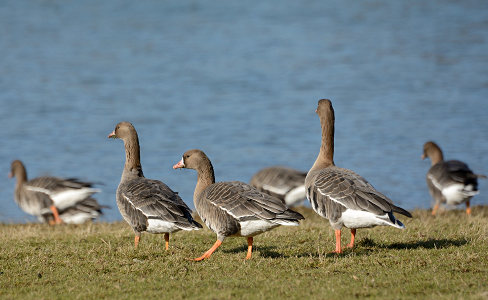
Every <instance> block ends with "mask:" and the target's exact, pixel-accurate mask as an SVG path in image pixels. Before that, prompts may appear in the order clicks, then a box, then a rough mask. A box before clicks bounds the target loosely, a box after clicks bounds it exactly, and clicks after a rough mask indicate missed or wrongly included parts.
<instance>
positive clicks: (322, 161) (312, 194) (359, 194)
mask: <svg viewBox="0 0 488 300" xmlns="http://www.w3.org/2000/svg"><path fill="white" fill-rule="evenodd" d="M316 113H317V114H318V116H319V118H320V124H321V126H322V144H321V147H320V152H319V155H318V157H317V160H316V161H315V163H314V164H313V166H312V168H311V169H310V171H308V174H307V177H306V179H305V188H306V191H307V198H308V199H309V201H310V203H311V205H312V208H313V210H314V211H315V212H316V213H317V214H319V215H320V216H321V217H323V218H326V219H329V222H330V224H331V226H332V228H334V230H335V236H336V249H335V252H336V253H341V252H342V249H341V228H342V227H343V226H345V227H347V228H350V229H351V242H350V243H349V244H348V245H347V246H348V247H349V248H352V247H353V246H354V238H355V235H356V229H357V228H368V227H373V226H376V225H390V226H393V227H396V228H400V229H403V228H405V226H404V225H403V224H402V222H400V221H399V220H397V219H396V218H395V216H394V215H393V213H394V212H397V213H399V214H402V215H405V216H407V217H409V218H411V217H412V215H411V214H410V213H409V212H408V211H406V210H404V209H403V208H400V207H397V206H395V205H393V203H392V201H391V200H390V199H388V198H387V197H386V196H385V195H383V194H381V193H380V192H378V191H376V189H375V188H374V187H373V186H372V185H371V184H370V183H369V182H368V181H366V179H364V178H363V177H361V176H359V175H358V174H356V173H354V172H353V171H351V170H348V169H343V168H339V167H336V166H335V165H334V121H335V119H334V109H333V108H332V103H331V102H330V100H328V99H322V100H320V101H319V103H318V107H317V110H316Z"/></svg>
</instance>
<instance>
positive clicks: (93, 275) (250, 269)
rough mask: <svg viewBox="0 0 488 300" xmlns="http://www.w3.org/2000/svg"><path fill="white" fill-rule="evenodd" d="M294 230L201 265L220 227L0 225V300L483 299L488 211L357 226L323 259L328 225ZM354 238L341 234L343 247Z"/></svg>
mask: <svg viewBox="0 0 488 300" xmlns="http://www.w3.org/2000/svg"><path fill="white" fill-rule="evenodd" d="M298 210H299V211H300V212H301V213H303V214H304V215H305V217H306V220H305V221H304V222H303V223H302V224H301V225H300V226H299V227H283V226H282V227H279V228H277V229H275V230H273V231H271V232H267V233H264V234H262V235H260V236H257V237H255V239H254V241H255V246H256V247H255V251H254V253H253V258H252V259H251V260H249V261H245V260H244V257H245V254H246V253H245V251H246V249H247V245H246V241H245V239H244V238H229V239H227V240H226V241H224V243H223V245H222V246H221V247H220V248H219V249H218V250H217V251H216V252H215V253H214V254H213V255H212V257H211V258H210V259H209V260H207V261H203V262H198V263H197V262H192V261H188V260H187V259H186V258H191V257H197V256H200V255H201V254H202V253H203V252H204V251H206V250H207V249H208V248H209V247H210V246H211V245H212V244H213V243H214V242H215V234H213V233H212V232H211V231H210V230H208V229H206V228H205V229H204V230H200V231H199V232H190V233H186V232H178V233H176V234H174V235H172V236H171V241H170V250H169V251H164V239H163V237H162V236H161V235H159V236H157V235H151V234H144V235H143V236H142V238H141V243H140V245H139V248H138V249H137V250H135V249H134V248H133V238H134V236H133V234H132V231H131V229H130V228H129V226H128V225H127V224H125V223H122V222H120V223H113V224H106V223H96V224H86V225H82V226H68V225H63V226H57V227H49V226H46V225H40V224H27V225H0V233H1V234H0V239H1V242H0V245H1V246H0V249H1V251H0V296H1V298H4V299H5V298H6V299H9V298H11V299H28V298H30V299H32V298H36V299H56V298H65V299H66V298H70V299H76V298H91V299H98V298H117V299H125V298H136V297H137V298H142V297H151V298H156V297H158V298H164V299H181V298H217V299H227V298H229V299H230V298H250V297H253V298H269V299H270V298H275V297H290V298H293V299H298V298H302V299H306V298H309V297H314V298H322V299H323V298H329V299H341V298H355V297H359V298H364V297H374V298H389V299H391V298H393V299H395V298H431V299H432V298H475V299H476V298H488V284H487V283H488V207H474V208H473V215H472V216H471V217H466V216H465V214H464V212H463V211H460V210H459V211H448V212H445V213H443V214H442V215H439V216H437V217H435V218H434V217H431V216H430V215H429V212H428V211H415V212H414V218H413V219H407V218H405V217H401V218H400V219H401V220H402V221H403V222H404V223H405V225H406V226H407V229H405V230H403V231H402V230H398V229H395V228H392V227H376V228H373V229H363V230H358V234H357V246H356V248H355V249H353V250H348V251H346V252H345V253H344V254H341V255H333V254H329V252H330V251H332V250H333V249H334V245H335V241H334V234H333V231H332V229H331V228H330V226H329V223H328V221H327V220H324V219H321V218H320V217H318V216H316V215H315V214H314V213H313V212H312V211H311V210H309V209H306V208H300V209H298ZM348 239H349V233H348V231H347V230H343V243H344V245H345V244H346V243H347V242H348Z"/></svg>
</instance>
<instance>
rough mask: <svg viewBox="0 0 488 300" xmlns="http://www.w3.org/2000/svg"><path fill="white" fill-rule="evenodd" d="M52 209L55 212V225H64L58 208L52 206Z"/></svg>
mask: <svg viewBox="0 0 488 300" xmlns="http://www.w3.org/2000/svg"><path fill="white" fill-rule="evenodd" d="M50 209H51V211H52V212H53V216H54V223H55V224H61V223H63V221H62V220H61V219H60V218H59V213H58V209H57V208H56V206H54V205H51V207H50Z"/></svg>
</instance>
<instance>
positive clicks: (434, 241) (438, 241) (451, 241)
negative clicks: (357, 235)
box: [360, 238, 468, 250]
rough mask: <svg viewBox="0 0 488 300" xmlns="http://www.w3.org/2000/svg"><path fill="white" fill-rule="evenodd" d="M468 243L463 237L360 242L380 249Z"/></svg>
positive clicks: (439, 247) (439, 246) (458, 245)
mask: <svg viewBox="0 0 488 300" xmlns="http://www.w3.org/2000/svg"><path fill="white" fill-rule="evenodd" d="M466 244H468V241H467V240H466V239H464V238H460V239H433V238H430V239H426V240H421V241H410V242H404V243H393V244H387V245H385V244H377V243H375V242H374V241H373V240H370V239H366V240H365V241H362V242H361V243H360V245H361V246H366V247H370V246H371V247H378V248H382V249H397V250H399V249H409V250H411V249H419V248H423V249H443V248H448V247H453V246H454V247H461V246H463V245H466Z"/></svg>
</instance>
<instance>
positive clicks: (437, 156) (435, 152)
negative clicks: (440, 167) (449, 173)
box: [429, 148, 444, 166]
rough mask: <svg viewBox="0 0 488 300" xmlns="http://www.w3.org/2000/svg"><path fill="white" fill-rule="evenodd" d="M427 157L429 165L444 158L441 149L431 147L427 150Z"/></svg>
mask: <svg viewBox="0 0 488 300" xmlns="http://www.w3.org/2000/svg"><path fill="white" fill-rule="evenodd" d="M429 158H430V164H431V166H433V165H435V164H436V163H438V162H441V161H443V160H444V155H442V151H441V149H439V148H432V149H430V150H429Z"/></svg>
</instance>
